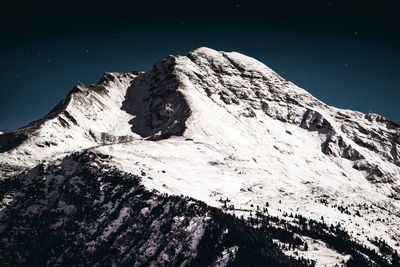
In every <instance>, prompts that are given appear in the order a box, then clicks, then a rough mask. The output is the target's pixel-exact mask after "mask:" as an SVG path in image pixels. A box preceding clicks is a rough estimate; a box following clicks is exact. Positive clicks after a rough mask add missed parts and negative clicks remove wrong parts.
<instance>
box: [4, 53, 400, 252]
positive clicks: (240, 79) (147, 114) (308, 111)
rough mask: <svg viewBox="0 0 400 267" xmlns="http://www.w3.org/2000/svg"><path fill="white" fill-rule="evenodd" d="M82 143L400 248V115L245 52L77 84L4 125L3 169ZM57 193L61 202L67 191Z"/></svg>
mask: <svg viewBox="0 0 400 267" xmlns="http://www.w3.org/2000/svg"><path fill="white" fill-rule="evenodd" d="M82 151H85V153H86V152H89V153H88V154H87V155H91V156H90V157H88V158H87V159H86V157H84V158H85V160H88V161H89V162H88V164H89V165H93V166H97V165H98V164H104V166H107V168H108V166H114V167H115V168H117V169H118V170H119V171H122V172H124V173H129V174H131V175H134V176H140V177H142V178H143V179H142V183H143V184H144V185H145V186H146V188H148V189H151V190H154V192H160V193H167V194H173V195H181V194H182V195H185V196H189V197H193V198H195V199H198V200H202V201H205V202H206V203H207V204H209V205H212V206H216V207H221V202H225V209H227V207H226V205H227V204H226V203H227V202H229V209H230V212H232V213H235V214H237V215H243V214H244V215H245V216H250V217H251V214H258V213H259V212H261V210H262V209H261V207H265V206H266V204H265V203H270V204H268V205H267V206H268V209H264V212H266V213H268V214H271V215H272V216H279V217H281V216H284V217H288V216H287V214H289V213H293V214H300V215H301V216H304V217H305V218H310V219H312V220H315V221H318V222H320V221H321V220H322V222H323V223H326V224H327V225H340V227H342V226H343V227H344V228H346V229H347V230H348V232H349V233H350V234H351V239H354V240H358V241H359V242H361V243H362V244H365V243H368V244H369V245H371V246H372V247H374V246H376V244H377V242H378V241H376V239H374V235H375V236H378V234H379V237H380V238H381V239H382V240H385V242H387V244H388V246H390V247H392V248H395V246H396V245H395V244H396V243H397V242H398V240H400V233H399V230H398V227H399V225H400V222H399V219H398V218H399V214H400V209H399V208H398V203H397V202H396V201H398V199H400V180H399V177H400V125H399V124H397V123H394V122H391V121H389V120H387V119H385V118H384V117H382V116H379V115H375V114H362V113H360V112H356V111H351V110H343V109H338V108H334V107H331V106H328V105H326V104H324V103H322V102H321V101H319V100H318V99H316V98H314V97H313V96H312V95H311V94H309V93H308V92H307V91H305V90H303V89H301V88H299V87H298V86H296V85H295V84H293V83H291V82H288V81H286V80H285V79H283V78H282V77H281V76H279V75H278V74H277V73H276V72H274V71H273V70H271V69H270V68H268V67H267V66H266V65H264V64H263V63H261V62H259V61H257V60H256V59H253V58H250V57H247V56H245V55H242V54H240V53H236V52H218V51H215V50H212V49H209V48H204V47H202V48H199V49H196V50H194V51H193V52H190V53H189V54H188V55H187V56H168V57H166V58H165V59H163V60H161V61H159V62H157V63H155V64H154V66H153V68H152V69H151V70H150V71H147V72H126V73H120V72H115V73H105V74H104V76H103V77H102V78H101V79H100V81H99V82H98V83H97V84H94V85H90V86H86V85H83V84H78V85H76V86H75V87H74V88H73V90H72V91H71V93H70V94H69V95H68V96H67V97H66V99H64V100H62V101H61V102H60V104H59V105H57V106H56V108H54V109H53V111H51V112H50V113H49V114H48V115H47V116H45V117H44V118H43V119H41V120H39V121H36V122H33V123H31V124H29V125H27V126H25V127H23V128H21V129H19V130H17V131H14V132H11V133H6V134H2V135H0V176H1V177H2V178H4V179H8V178H9V177H16V176H15V175H16V174H21V173H22V172H24V171H27V170H29V169H32V168H34V167H35V166H41V167H40V168H34V170H36V173H37V172H39V170H40V169H41V168H42V169H43V168H44V167H43V166H44V165H46V164H50V165H52V164H53V165H54V164H55V163H54V162H56V161H57V160H61V161H60V162H62V159H65V158H66V157H67V156H68V155H74V153H75V152H77V153H78V154H79V153H80V152H82ZM78 154H75V155H78ZM85 155H86V154H85ZM92 155H101V156H100V157H99V158H98V160H93V159H91V157H92ZM60 162H59V163H57V164H61V165H60V166H61V167H62V168H64V169H65V171H66V172H68V171H69V170H68V169H69V168H70V166H69V165H68V164H69V163H67V162H70V160H67V161H65V162H64V163H60ZM39 164H40V165H39ZM74 164H75V163H74ZM54 166H55V165H54ZM71 168H72V167H71ZM57 169H59V168H58V167H54V168H49V170H50V171H51V172H53V171H54V173H55V178H54V179H58V178H57V177H58V176H57V175H58V173H57V172H56V170H57ZM86 169H87V168H86V167H84V168H82V171H86ZM35 175H36V174H35ZM49 175H50V174H49ZM71 175H72V174H71ZM28 176H29V175H28ZM20 177H27V176H23V175H21V176H20ZM35 177H36V176H35ZM37 177H40V172H39V173H38V176H37ZM28 178H29V177H28ZM70 178H71V179H68V181H70V180H71V181H72V182H74V181H75V180H74V179H75V178H76V177H75V176H74V175H72V176H71V177H70ZM12 179H13V178H12ZM22 179H24V178H22ZM35 179H36V178H35ZM14 180H18V179H14ZM36 180H38V181H39V180H40V181H44V182H45V183H47V182H46V181H47V180H46V179H42V178H37V179H36ZM78 180H79V179H78ZM88 182H90V183H91V180H90V181H88ZM77 183H79V182H78V181H77ZM113 185H114V184H113ZM49 186H52V183H49ZM57 186H60V187H62V186H61V185H57ZM110 187H114V186H111V184H110ZM100 188H102V185H101V187H100ZM49 190H50V189H49ZM51 190H53V189H51ZM54 190H55V189H54ZM100 191H101V190H100ZM49 192H50V191H49ZM49 194H50V195H49V196H48V198H49V200H50V202H51V203H53V200H54V199H56V198H57V194H59V193H58V192H52V193H49ZM11 195H12V194H11V193H10V196H11ZM67 195H68V194H67ZM128 195H129V194H126V196H128ZM115 197H116V198H117V199H118V197H117V196H115ZM3 203H6V204H5V205H8V204H7V203H12V202H9V200H8V199H7V200H5V201H3ZM73 209H75V207H74V208H73ZM162 210H164V209H162ZM282 211H286V212H287V213H286V215H285V214H284V213H282ZM248 212H249V213H250V214H249V213H248ZM117 217H118V216H117ZM291 218H292V219H293V222H294V223H297V221H296V220H297V218H299V217H296V216H294V217H293V216H292V217H291ZM321 218H322V219H321ZM377 218H379V226H378V227H376V225H377V224H376V223H377V222H378V219H377ZM381 218H385V220H383V219H381ZM292 219H289V220H292ZM120 221H124V220H123V219H121V220H120ZM360 233H363V234H362V235H361V234H360ZM393 233H394V234H393ZM371 240H372V241H371ZM374 240H375V241H374ZM370 241H371V242H370ZM374 242H375V243H374ZM379 242H381V241H379ZM379 244H380V243H379ZM383 244H386V243H383ZM384 248H385V247H384Z"/></svg>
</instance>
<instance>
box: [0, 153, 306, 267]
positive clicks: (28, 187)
mask: <svg viewBox="0 0 400 267" xmlns="http://www.w3.org/2000/svg"><path fill="white" fill-rule="evenodd" d="M101 157H103V156H101V155H100V156H97V155H95V154H93V153H88V152H86V153H82V154H73V155H71V156H69V157H68V158H66V159H64V160H63V161H62V162H60V163H59V164H57V165H52V166H48V167H45V166H43V165H39V166H38V167H36V168H34V169H32V170H31V171H29V172H28V173H26V174H24V175H21V176H19V177H15V178H13V179H8V180H4V181H2V184H1V186H0V188H1V196H2V197H3V198H4V197H6V196H7V195H8V196H11V195H12V196H13V197H14V199H13V201H12V202H11V203H8V205H3V207H2V208H3V210H2V211H1V217H0V232H1V233H0V240H1V241H0V265H2V266H6V265H26V266H33V265H35V266H36V265H40V266H45V265H87V266H93V265H96V264H99V265H110V264H117V265H137V266H143V265H174V266H177V265H180V264H182V263H185V264H190V265H198V266H206V265H209V264H211V263H213V262H214V261H216V260H217V259H218V256H219V255H220V254H221V253H222V251H223V250H224V249H225V248H229V247H234V246H237V248H236V249H231V250H232V251H231V252H230V257H231V260H233V259H235V262H236V263H244V262H245V263H248V264H250V265H254V264H255V265H258V264H263V265H265V264H268V265H291V266H297V265H304V264H306V263H307V262H306V261H297V260H294V259H293V258H289V257H286V256H285V255H284V254H283V253H282V252H280V251H279V249H278V246H277V245H275V244H273V243H272V239H271V237H268V236H267V235H265V234H260V231H258V230H256V229H254V228H252V227H251V226H249V225H247V224H246V223H245V222H244V221H242V220H239V219H237V218H235V217H232V216H230V215H226V214H224V213H223V212H222V211H220V210H218V209H215V208H210V207H208V206H207V205H206V204H204V203H202V202H198V201H195V200H191V199H187V198H182V197H177V196H166V195H163V196H161V195H157V194H156V193H152V192H149V191H147V190H146V189H145V188H144V187H143V186H142V185H141V184H140V179H139V178H138V177H133V176H131V175H127V174H124V173H121V172H119V171H117V170H115V169H109V168H107V167H105V166H102V165H101V161H102V158H101ZM236 251H237V252H236ZM234 254H235V255H236V256H234Z"/></svg>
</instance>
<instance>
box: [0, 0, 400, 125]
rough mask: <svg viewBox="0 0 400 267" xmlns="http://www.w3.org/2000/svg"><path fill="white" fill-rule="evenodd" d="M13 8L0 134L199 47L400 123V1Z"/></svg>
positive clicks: (0, 52) (7, 17)
mask: <svg viewBox="0 0 400 267" xmlns="http://www.w3.org/2000/svg"><path fill="white" fill-rule="evenodd" d="M8 2H11V1H8ZM14 2H16V3H15V4H4V3H3V4H2V8H1V9H2V12H1V16H0V23H1V32H0V34H1V35H0V36H1V39H0V40H1V42H0V48H1V49H0V59H1V61H0V62H1V72H0V78H1V84H0V130H1V131H10V130H14V129H16V128H18V127H21V126H23V125H24V124H26V123H28V122H30V121H32V120H35V119H38V118H40V117H42V116H44V115H45V114H46V113H47V112H49V111H50V109H51V108H52V107H54V106H55V105H56V104H57V103H58V102H59V101H60V100H61V99H62V98H64V97H65V96H66V94H67V93H68V92H69V90H70V89H71V88H72V87H73V85H74V84H76V83H77V82H78V81H81V82H84V83H87V84H90V83H95V82H97V81H98V80H99V79H100V77H101V76H102V74H103V73H104V72H105V71H131V70H134V69H137V70H149V69H150V68H151V67H152V65H153V63H155V62H156V61H158V60H160V59H162V58H164V57H165V56H167V55H169V54H173V55H175V54H180V55H186V54H187V53H188V52H189V51H191V50H193V49H196V48H198V47H200V46H207V47H211V48H214V49H217V50H223V51H238V52H241V53H244V54H247V55H249V56H252V57H255V58H257V59H258V60H260V61H262V62H263V63H265V64H266V65H268V66H269V67H271V68H272V69H274V70H275V71H277V72H278V73H279V74H281V75H282V76H283V77H284V78H286V79H287V80H290V81H292V82H294V83H295V84H297V85H299V86H300V87H303V88H304V89H306V90H307V91H309V92H310V93H312V94H313V95H314V96H316V97H317V98H319V99H320V100H322V101H324V102H326V103H327V104H330V105H333V106H337V107H341V108H349V109H354V110H359V111H362V112H365V113H368V112H374V113H378V114H381V115H384V116H386V117H388V118H389V119H391V120H394V121H397V122H400V112H398V106H399V100H400V88H399V83H398V81H397V79H398V77H399V60H400V52H399V48H400V21H399V18H400V16H399V15H398V14H399V12H400V9H399V5H398V4H396V1H373V2H372V1H334V0H332V1H325V0H319V1H312V0H308V1H298V0H296V1H285V0H281V1H263V2H262V4H260V3H257V2H254V1H253V2H252V1H249V0H247V1H239V0H238V1H217V0H215V1H212V2H207V1H196V2H195V1H185V2H183V1H182V2H177V1H175V2H173V1H164V2H161V3H157V2H156V1H142V3H140V4H138V3H135V1H129V2H128V1H126V2H124V1H107V2H103V1H95V2H92V3H89V2H85V3H79V2H76V3H75V2H73V1H53V2H43V1H29V2H27V1H26V2H27V3H24V1H14ZM81 2H83V1H81ZM276 2H278V3H276ZM301 2H302V3H301ZM350 2H351V3H350ZM7 5H8V6H7Z"/></svg>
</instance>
